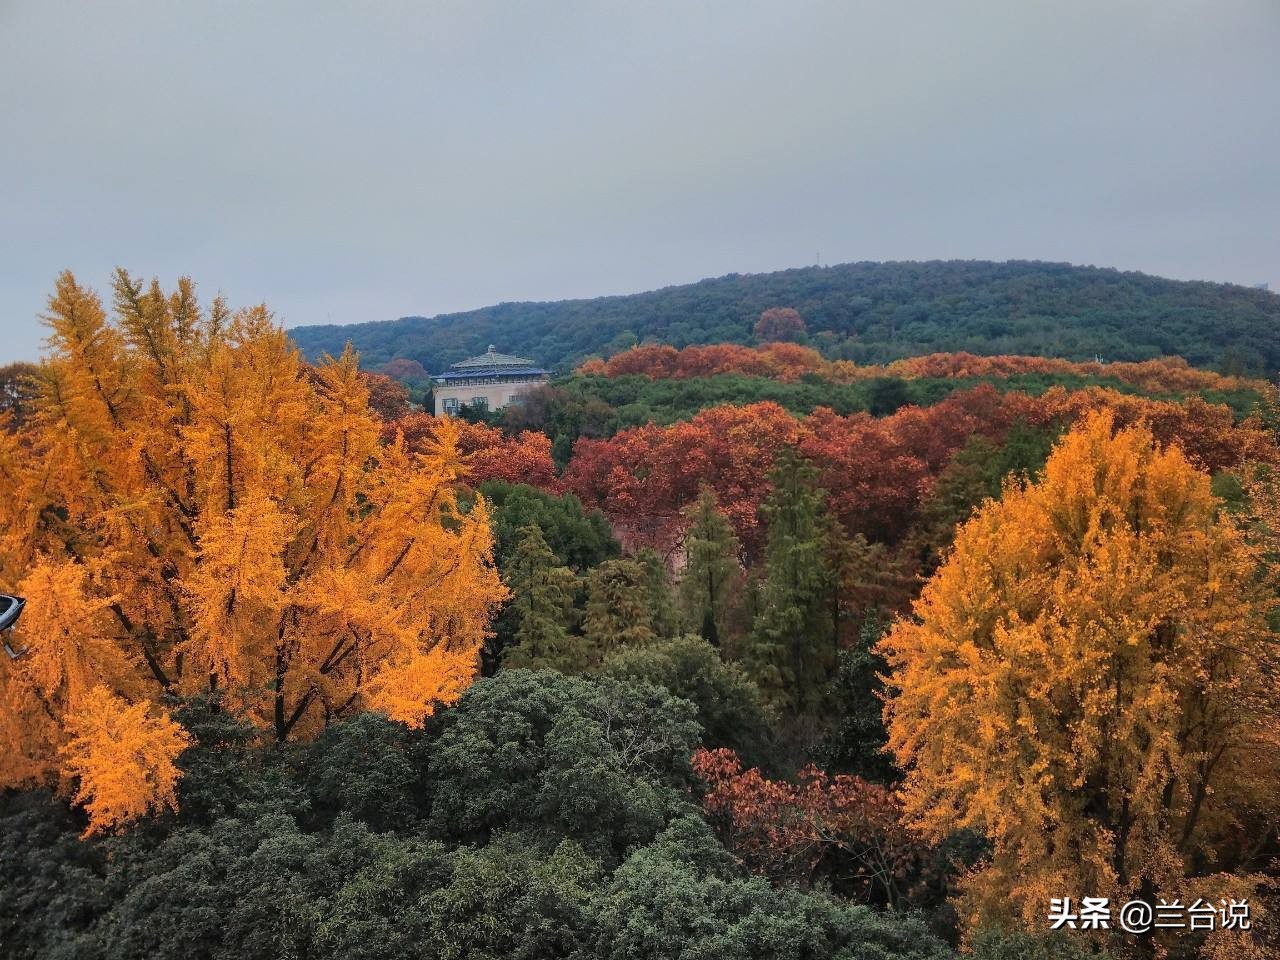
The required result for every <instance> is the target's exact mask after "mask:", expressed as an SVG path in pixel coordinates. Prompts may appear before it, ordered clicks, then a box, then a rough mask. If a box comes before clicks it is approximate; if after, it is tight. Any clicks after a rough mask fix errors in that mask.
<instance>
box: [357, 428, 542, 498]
mask: <svg viewBox="0 0 1280 960" xmlns="http://www.w3.org/2000/svg"><path fill="white" fill-rule="evenodd" d="M455 423H456V425H457V426H458V428H459V429H460V430H461V437H460V439H459V442H458V446H459V448H460V449H461V451H462V454H463V461H464V463H465V464H466V467H467V480H468V482H470V483H472V484H479V483H483V482H484V481H486V480H502V481H505V482H507V483H527V484H530V485H532V486H535V487H538V488H540V489H542V490H546V491H549V492H552V493H555V492H558V491H559V489H560V478H559V477H557V476H556V465H555V462H554V461H553V460H552V459H551V439H550V438H549V437H547V436H546V435H545V434H542V433H538V432H536V431H533V430H526V431H524V432H522V433H520V434H517V435H516V436H514V437H509V436H506V435H505V434H504V433H503V432H502V431H501V430H499V429H498V428H497V427H490V426H486V425H485V424H482V423H467V422H465V421H461V420H459V421H455ZM439 424H440V419H439V418H438V417H433V416H431V414H429V413H407V414H405V415H403V416H400V417H397V418H396V419H394V420H387V421H385V422H384V423H383V425H382V439H383V441H384V442H387V443H390V442H393V441H394V440H395V438H396V436H397V435H401V436H403V437H404V442H405V446H406V448H407V449H409V450H411V451H413V452H422V451H425V450H427V449H428V448H429V447H430V446H431V445H432V444H433V443H435V438H436V429H437V427H438V426H439Z"/></svg>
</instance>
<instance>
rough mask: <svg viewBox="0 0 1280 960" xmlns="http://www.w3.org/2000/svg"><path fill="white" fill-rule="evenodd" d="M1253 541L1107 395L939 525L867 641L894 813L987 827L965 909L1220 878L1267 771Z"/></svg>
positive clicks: (1206, 485)
mask: <svg viewBox="0 0 1280 960" xmlns="http://www.w3.org/2000/svg"><path fill="white" fill-rule="evenodd" d="M1258 561H1259V551H1258V549H1257V548H1256V547H1253V546H1251V545H1250V544H1249V543H1247V542H1246V539H1245V537H1244V535H1243V533H1242V531H1241V530H1240V529H1239V528H1238V527H1237V526H1236V525H1235V524H1234V523H1233V522H1232V521H1231V520H1230V519H1228V518H1226V517H1225V516H1223V514H1222V512H1221V510H1220V504H1219V503H1218V502H1217V501H1216V500H1215V498H1214V496H1213V494H1212V493H1211V491H1210V481H1209V476H1208V475H1207V474H1206V473H1204V472H1202V471H1200V470H1198V469H1197V468H1196V467H1195V466H1194V465H1193V464H1192V463H1191V462H1190V461H1189V460H1188V459H1187V457H1186V456H1185V455H1184V454H1183V453H1182V451H1181V449H1180V448H1178V447H1177V446H1176V445H1170V446H1167V447H1161V446H1160V445H1159V444H1158V443H1157V442H1156V441H1155V440H1154V438H1153V436H1152V434H1151V432H1150V431H1149V430H1148V429H1147V428H1146V427H1145V426H1144V425H1142V424H1140V423H1139V424H1137V425H1133V426H1129V427H1126V428H1123V429H1119V430H1117V429H1116V428H1115V425H1114V422H1113V419H1112V416H1111V414H1110V413H1107V412H1099V413H1092V414H1089V415H1087V416H1086V417H1084V418H1083V419H1082V421H1080V422H1079V423H1078V424H1077V425H1076V427H1075V428H1074V429H1073V430H1072V431H1071V432H1070V433H1069V434H1067V435H1066V436H1065V437H1064V438H1063V439H1062V440H1061V441H1060V442H1059V444H1058V445H1057V447H1056V448H1055V449H1054V452H1053V454H1052V455H1051V457H1050V459H1049V461H1048V463H1047V465H1046V467H1045V471H1044V476H1043V479H1042V480H1041V481H1040V482H1039V483H1036V484H1032V485H1030V486H1028V487H1026V488H1022V487H1020V486H1017V485H1010V486H1008V487H1006V489H1005V491H1004V494H1003V496H1002V498H1001V499H1000V500H998V501H990V502H988V504H987V505H986V506H985V507H983V508H982V509H981V510H979V511H978V513H977V514H975V516H974V517H973V518H972V519H971V520H969V521H968V522H967V523H966V524H965V525H964V526H963V527H962V528H961V529H960V531H959V533H958V534H957V537H956V540H955V546H954V549H953V551H952V553H951V554H950V556H949V559H948V560H947V561H946V562H945V563H944V565H943V566H942V567H941V568H940V569H939V570H938V572H937V573H936V575H935V576H934V577H933V579H932V580H931V581H930V582H929V583H928V584H927V585H926V587H925V589H924V592H923V594H922V596H921V597H920V598H919V600H917V601H916V603H915V616H914V617H913V618H911V619H906V620H902V621H899V622H898V623H897V624H896V625H895V627H894V628H893V630H892V631H891V633H890V634H889V636H888V637H886V639H885V640H884V641H882V643H881V645H880V647H879V651H880V653H881V654H882V655H884V656H885V657H886V659H887V660H888V662H889V664H890V667H891V670H892V674H891V678H890V696H889V700H888V702H887V704H886V710H885V716H886V721H887V726H888V729H889V739H890V747H891V749H892V750H893V751H894V753H895V754H896V756H897V760H898V762H899V764H900V765H901V766H902V767H903V768H904V769H905V770H906V771H907V777H906V780H905V783H904V785H903V789H902V798H903V802H904V806H905V810H906V815H907V817H908V818H909V819H910V820H911V822H912V823H913V824H914V826H915V827H917V828H918V829H919V830H921V831H922V832H924V833H925V834H926V835H928V836H931V837H934V838H941V837H943V836H945V835H946V834H947V833H948V832H950V831H952V830H955V829H957V828H962V827H970V828H975V829H978V830H980V831H982V832H983V833H985V834H986V835H987V837H988V838H989V839H990V841H991V844H992V848H993V854H992V857H991V860H990V863H989V864H988V865H987V866H986V867H985V869H983V870H982V871H980V872H979V873H977V874H976V875H975V876H974V877H973V878H972V881H971V882H970V885H969V888H968V892H967V900H968V911H969V916H970V918H971V919H972V920H975V921H983V920H990V919H996V920H1004V921H1008V920H1011V919H1012V920H1015V921H1017V920H1022V921H1024V922H1027V923H1031V924H1034V925H1035V926H1042V925H1043V923H1044V919H1043V918H1044V915H1045V911H1046V910H1047V909H1048V904H1049V899H1050V898H1051V897H1064V896H1071V897H1073V898H1075V899H1077V900H1078V898H1079V897H1081V896H1085V895H1089V896H1099V897H1112V898H1113V902H1115V900H1114V898H1121V902H1123V900H1124V899H1128V898H1129V897H1142V898H1145V899H1147V900H1148V901H1150V900H1151V898H1153V897H1155V896H1157V895H1160V896H1168V897H1169V899H1173V898H1174V897H1175V896H1183V897H1190V898H1191V899H1194V897H1195V895H1197V894H1195V893H1194V891H1196V890H1202V889H1207V888H1214V889H1217V890H1219V891H1220V892H1219V893H1214V894H1213V896H1215V897H1216V896H1220V895H1224V892H1225V891H1228V890H1231V891H1235V890H1238V889H1240V883H1239V881H1240V879H1241V877H1239V876H1237V877H1228V876H1225V875H1222V874H1221V873H1220V872H1223V873H1224V872H1226V871H1231V870H1238V871H1239V870H1244V871H1247V870H1248V869H1249V866H1250V864H1249V862H1248V854H1247V852H1246V850H1245V849H1244V840H1243V838H1244V837H1245V836H1246V835H1247V834H1248V833H1249V829H1248V828H1247V827H1246V826H1245V825H1256V824H1257V823H1259V822H1260V818H1266V817H1269V816H1272V815H1273V814H1274V807H1275V801H1276V798H1277V796H1278V794H1277V785H1278V783H1280V781H1278V779H1277V759H1278V757H1280V753H1278V752H1277V750H1276V718H1277V713H1278V710H1277V707H1278V700H1280V689H1277V687H1276V684H1275V676H1276V673H1275V671H1276V668H1277V666H1278V664H1277V658H1276V649H1275V637H1274V635H1273V634H1271V633H1270V632H1269V630H1268V628H1267V620H1266V613H1267V609H1268V607H1269V601H1268V600H1267V598H1266V596H1265V591H1264V590H1263V589H1261V588H1260V584H1259V576H1258ZM1261 822H1265V820H1264V821H1261ZM1265 832H1266V831H1265V830H1262V831H1261V833H1262V834H1265ZM1212 874H1219V876H1218V878H1217V879H1215V880H1214V881H1213V882H1210V883H1208V885H1207V887H1206V886H1205V878H1206V877H1208V876H1209V875H1212ZM1215 884H1216V887H1215ZM1191 899H1185V900H1184V901H1183V902H1184V903H1190V902H1191ZM1002 914H1003V916H1001V915H1002ZM1010 914H1012V916H1011V915H1010Z"/></svg>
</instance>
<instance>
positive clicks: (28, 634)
mask: <svg viewBox="0 0 1280 960" xmlns="http://www.w3.org/2000/svg"><path fill="white" fill-rule="evenodd" d="M114 293H115V296H114V307H115V320H114V321H112V320H109V319H108V317H107V314H106V312H105V310H104V309H103V306H102V304H101V302H100V300H99V298H98V297H97V295H95V294H94V293H93V292H92V291H90V290H88V289H86V288H84V287H82V286H81V285H80V284H78V283H77V282H76V280H75V279H74V278H73V277H72V276H71V275H70V274H63V275H62V277H61V278H60V279H59V280H58V283H57V286H56V289H55V292H54V294H53V296H52V297H51V298H50V301H49V312H48V316H47V322H48V324H49V327H50V330H51V332H50V338H49V345H50V350H51V353H50V356H49V358H48V359H47V361H46V362H45V364H44V365H43V367H42V369H41V372H40V396H39V399H38V401H37V404H36V409H35V411H34V413H33V414H32V415H31V416H29V417H28V420H27V423H26V424H25V425H24V426H23V427H22V428H21V429H19V430H16V431H0V583H3V585H4V586H5V587H6V588H8V589H10V590H12V591H15V592H18V593H20V594H22V595H25V596H26V597H27V598H28V601H29V603H28V607H27V611H26V613H25V615H24V617H23V619H22V621H21V622H20V624H19V629H18V630H17V632H16V636H15V637H14V638H13V641H12V645H13V647H14V649H15V653H16V654H17V656H16V658H15V659H11V658H8V657H6V658H4V659H3V660H0V739H3V741H4V742H5V744H6V745H7V746H6V750H5V752H4V756H3V757H2V758H0V784H3V785H14V784H19V783H24V782H31V781H38V780H45V779H48V778H49V777H51V776H57V775H62V776H66V777H72V778H75V779H76V780H77V782H78V787H77V789H78V791H79V797H80V799H81V800H83V801H84V802H85V803H86V804H87V809H88V811H89V813H90V816H91V821H90V830H102V829H106V828H109V827H112V826H115V825H117V824H120V823H123V822H125V821H128V820H131V819H133V818H135V817H137V816H138V815H140V814H141V813H143V812H145V811H146V810H148V809H154V808H158V807H163V806H168V805H172V804H173V802H174V782H175V778H176V776H177V774H176V771H175V768H174V765H173V761H174V758H175V756H176V755H177V754H178V752H180V751H181V750H182V748H183V746H184V745H185V743H186V739H187V738H186V735H185V734H184V732H183V731H182V729H181V727H179V726H178V725H177V724H175V723H174V722H173V721H172V720H170V719H169V718H168V716H167V706H168V704H169V703H170V702H171V701H172V700H174V699H175V698H176V697H179V696H185V695H190V694H194V693H199V692H207V691H215V692H217V693H218V694H220V695H221V696H222V697H223V699H224V701H225V702H226V703H227V704H228V705H229V706H231V707H233V708H235V709H236V710H238V711H239V712H243V713H245V714H247V715H249V716H251V717H253V718H254V719H255V720H256V721H257V722H258V724H260V725H261V727H262V728H264V730H266V731H269V732H270V734H271V735H272V736H274V737H275V738H277V739H280V740H284V739H287V738H291V737H296V736H306V735H309V734H312V733H314V732H315V731H318V730H319V729H321V728H322V727H323V726H324V725H325V724H327V723H328V722H329V721H331V720H334V719H337V718H341V717H343V716H346V715H348V714H350V713H352V712H353V711H357V710H363V709H372V710H378V711H381V712H383V713H385V714H387V715H388V716H390V717H392V718H394V719H398V720H402V721H404V722H406V723H408V724H410V725H415V724H420V723H421V722H422V721H423V719H424V718H425V717H426V716H427V715H428V714H430V713H431V712H432V711H433V709H435V707H436V706H437V705H438V704H440V703H448V702H450V701H452V700H454V699H456V698H457V697H458V696H459V694H460V693H461V691H462V689H464V688H465V687H466V685H467V684H468V683H469V681H470V679H471V678H472V676H473V675H474V674H475V671H476V668H477V653H478V649H479V647H480V645H481V643H482V642H483V640H484V637H485V635H486V632H487V629H488V623H489V619H490V615H491V612H492V610H493V608H494V606H495V605H496V604H497V603H498V602H499V601H500V600H501V598H502V597H503V595H504V591H503V588H502V587H501V584H500V583H499V580H498V578H497V575H496V573H495V571H494V569H493V566H492V562H491V552H492V540H491V533H490V528H489V520H488V513H487V507H486V504H485V502H484V501H483V499H480V498H477V499H475V500H474V502H473V503H472V504H471V506H470V508H469V510H468V511H466V512H464V511H463V510H462V509H460V507H459V503H458V500H457V498H456V496H455V486H456V484H457V482H458V480H459V478H460V476H461V475H462V471H463V469H464V468H463V464H462V454H461V451H460V449H459V443H460V437H459V434H458V431H457V430H456V429H454V428H453V427H452V425H450V424H440V425H438V426H437V427H436V428H435V429H434V431H433V432H432V435H431V437H430V439H429V440H427V441H424V442H423V443H421V444H419V445H417V447H416V448H415V449H414V450H413V451H411V450H409V449H408V448H407V447H406V446H405V444H404V443H402V442H400V441H399V440H397V439H396V438H392V440H391V442H389V443H385V444H384V443H380V442H379V431H380V421H379V419H378V417H377V416H376V415H375V414H374V413H373V412H372V410H371V408H370V397H369V386H368V383H367V381H366V378H364V377H363V376H362V375H361V374H360V372H359V370H358V368H357V362H356V358H355V356H354V355H353V354H352V353H350V352H347V353H346V354H344V355H343V356H342V357H341V358H340V359H338V360H329V361H327V362H326V363H324V364H323V365H321V366H320V367H319V368H315V369H312V368H307V367H306V366H305V364H303V362H302V361H301V359H300V357H299V356H298V353H297V351H296V350H295V349H294V347H293V346H292V345H291V343H290V342H289V340H288V338H287V337H286V336H285V334H284V332H283V331H282V330H281V329H280V328H279V327H277V326H276V325H275V324H274V323H273V322H272V319H271V315H270V314H269V313H268V312H267V310H266V309H265V308H264V307H253V308H249V309H245V310H239V311H235V312H232V311H231V310H229V309H228V308H227V306H226V305H225V304H224V303H223V302H222V301H221V300H215V301H214V302H213V303H212V304H211V305H210V306H209V307H208V309H202V308H201V307H200V306H199V305H198V303H197V301H196V297H195V291H194V288H193V286H192V284H191V283H190V282H189V281H186V280H183V281H180V282H179V284H178V286H177V289H176V290H174V291H172V292H165V291H164V290H162V289H161V288H160V287H159V285H158V284H156V283H154V282H153V283H151V284H150V285H144V284H142V283H140V282H138V281H136V280H134V279H133V278H132V277H130V276H129V275H128V274H126V273H124V272H123V271H120V272H119V273H118V274H117V277H116V280H115V289H114ZM384 392H385V391H384Z"/></svg>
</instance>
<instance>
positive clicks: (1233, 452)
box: [563, 384, 1277, 550]
mask: <svg viewBox="0 0 1280 960" xmlns="http://www.w3.org/2000/svg"><path fill="white" fill-rule="evenodd" d="M1102 407H1109V408H1110V409H1112V410H1113V411H1114V412H1115V419H1116V423H1117V424H1118V425H1120V426H1124V425H1127V424H1130V423H1135V422H1137V421H1139V420H1142V421H1145V422H1146V423H1147V424H1148V425H1149V426H1150V428H1151V430H1152V432H1153V433H1154V434H1155V436H1156V438H1157V439H1158V440H1160V441H1161V443H1165V444H1167V443H1171V442H1176V443H1178V444H1179V445H1181V447H1182V448H1183V449H1184V450H1185V451H1186V453H1187V454H1188V455H1189V456H1190V457H1191V459H1192V460H1193V461H1194V462H1195V463H1196V464H1197V465H1199V466H1200V467H1202V468H1204V469H1207V470H1210V471H1218V470H1222V469H1229V468H1233V467H1236V466H1238V465H1239V464H1241V463H1245V462H1248V461H1264V462H1274V461H1276V460H1277V450H1276V447H1275V445H1274V443H1273V442H1272V441H1271V439H1270V438H1269V436H1268V433H1267V431H1266V430H1265V428H1264V427H1263V426H1262V424H1261V423H1259V422H1257V421H1254V420H1246V421H1244V422H1242V423H1238V424H1235V423H1233V422H1232V416H1231V411H1230V410H1229V409H1228V408H1227V407H1225V406H1217V405H1212V404H1208V403H1205V402H1204V401H1202V400H1200V399H1198V398H1191V399H1188V400H1187V401H1185V402H1182V403H1175V402H1172V401H1163V400H1151V399H1147V398H1144V397H1135V396H1131V395H1127V394H1121V393H1117V392H1116V391H1113V390H1105V389H1101V388H1090V389H1086V390H1076V391H1068V390H1065V389H1062V388H1054V389H1052V390H1049V391H1048V392H1046V393H1045V394H1044V395H1042V396H1040V397H1033V396H1030V395H1028V394H1023V393H1016V392H1014V393H1000V392H999V391H997V390H996V389H995V388H994V387H992V386H990V385H985V384H984V385H981V386H979V387H975V388H973V389H971V390H964V391H958V392H956V393H954V394H952V395H951V396H949V397H947V398H946V399H945V400H943V401H942V402H940V403H937V404H934V405H933V406H930V407H904V408H903V409H901V410H899V411H898V412H896V413H894V414H892V415H890V416H887V417H881V418H875V417H872V416H870V415H869V414H865V413H857V414H853V415H850V416H841V415H839V414H836V413H835V412H833V411H831V410H829V409H825V408H819V409H818V410H815V411H814V412H813V413H812V414H810V415H809V416H808V417H804V418H797V417H795V416H793V415H791V414H790V413H788V412H787V411H786V410H784V409H783V408H782V407H780V406H779V405H777V404H776V403H772V402H765V403H755V404H750V405H748V406H743V407H730V406H721V407H712V408H709V409H707V410H703V411H701V412H700V413H698V414H697V415H696V416H694V417H693V418H692V419H690V420H688V421H685V422H681V423H676V424H672V425H670V426H657V425H654V424H648V425H646V426H642V427H636V428H633V429H629V430H623V431H621V432H620V433H618V434H617V435H616V436H613V437H610V438H608V439H601V440H593V439H586V438H584V439H580V440H579V441H578V442H577V444H576V445H575V447H574V453H573V458H572V460H571V461H570V463H569V467H568V469H567V470H566V471H565V474H564V477H563V481H564V486H565V488H566V489H568V490H570V491H572V492H573V493H576V494H577V495H578V496H579V497H580V498H581V499H582V500H583V502H584V503H586V504H587V505H589V506H595V507H600V508H601V509H602V510H603V511H604V512H605V513H606V514H607V515H608V516H610V517H611V518H614V519H616V520H618V521H622V522H625V523H627V524H628V525H629V526H630V527H633V528H636V530H637V531H639V535H640V536H642V537H643V538H645V539H647V540H648V541H649V542H651V543H652V544H653V545H655V546H658V547H659V548H663V547H666V546H669V545H670V541H671V540H672V539H673V538H674V536H676V535H677V534H678V527H679V523H680V511H681V510H682V509H683V508H684V507H686V506H687V505H688V504H690V503H692V502H693V501H694V500H695V499H696V498H697V496H698V491H699V490H700V488H701V487H702V486H703V485H709V486H710V487H711V488H712V489H713V490H714V491H715V494H716V497H717V500H718V502H719V504H720V509H721V510H722V511H723V512H724V513H725V515H726V516H727V517H728V518H729V520H730V521H731V522H732V523H733V525H734V527H735V529H736V531H737V533H738V535H739V536H740V537H741V538H742V540H743V542H744V543H745V544H746V545H747V548H748V550H751V549H754V548H755V547H757V546H758V544H759V541H760V535H761V531H760V530H759V527H758V524H759V505H760V503H761V501H762V500H763V498H764V497H765V496H767V494H768V490H769V485H768V475H769V471H770V470H771V469H772V467H773V463H774V459H775V457H776V456H777V454H778V452H779V451H780V450H781V449H782V448H784V447H794V448H796V449H797V450H799V452H800V453H801V454H802V455H804V456H805V457H807V458H809V459H810V460H812V462H813V463H814V464H815V466H817V468H818V470H819V480H818V482H819V484H820V485H821V486H822V487H823V488H824V489H825V490H826V492H827V504H828V507H829V508H830V509H831V511H832V513H833V514H834V515H835V517H836V518H837V519H838V520H839V521H840V523H841V525H842V526H843V528H844V530H845V532H846V533H847V534H849V535H850V536H852V535H854V534H858V533H861V534H863V535H865V536H866V537H867V538H868V539H870V540H873V541H882V542H886V543H894V542H895V541H896V540H898V539H899V538H900V537H901V536H902V535H903V533H904V532H905V531H906V530H908V529H909V527H910V524H911V521H912V519H913V518H914V515H915V512H916V510H917V508H918V507H919V505H920V503H921V501H922V500H923V499H924V498H925V497H926V496H927V495H928V494H929V492H930V490H931V489H932V485H933V482H934V480H935V479H936V477H937V475H938V474H939V472H941V470H942V469H943V467H945V466H946V464H947V463H948V461H950V459H951V457H952V456H953V455H954V454H955V453H956V451H957V450H959V449H960V448H961V447H962V446H963V445H964V444H965V442H966V441H967V440H968V439H969V437H971V436H974V435H982V436H985V437H987V438H989V439H991V440H993V441H996V442H1001V441H1002V440H1003V439H1004V436H1005V434H1006V433H1007V432H1008V430H1009V428H1010V427H1011V426H1012V425H1013V424H1014V423H1017V422H1023V423H1026V424H1028V425H1030V426H1033V427H1034V426H1049V425H1053V424H1061V425H1067V424H1070V423H1072V422H1074V421H1075V420H1077V419H1079V418H1080V417H1081V416H1083V415H1084V414H1085V413H1087V412H1089V411H1091V410H1096V409H1100V408H1102Z"/></svg>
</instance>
